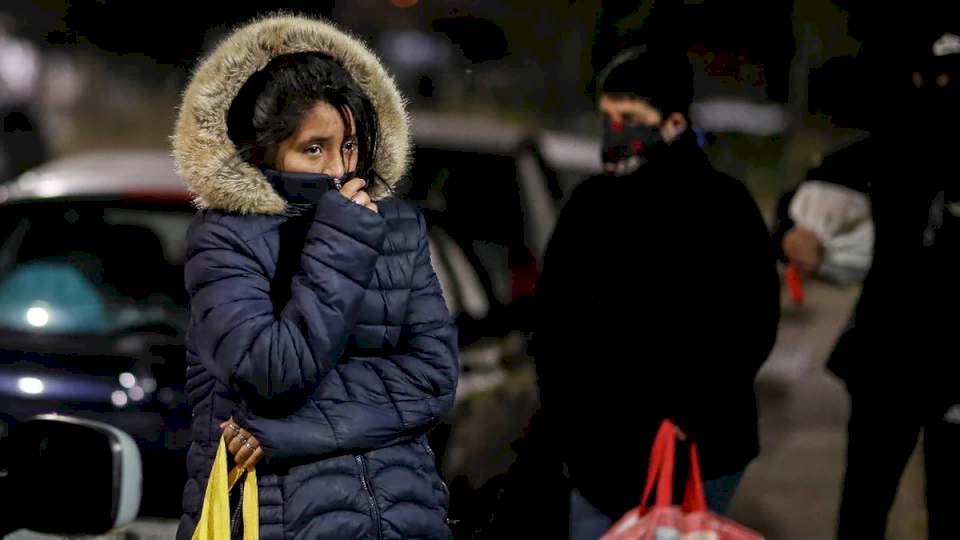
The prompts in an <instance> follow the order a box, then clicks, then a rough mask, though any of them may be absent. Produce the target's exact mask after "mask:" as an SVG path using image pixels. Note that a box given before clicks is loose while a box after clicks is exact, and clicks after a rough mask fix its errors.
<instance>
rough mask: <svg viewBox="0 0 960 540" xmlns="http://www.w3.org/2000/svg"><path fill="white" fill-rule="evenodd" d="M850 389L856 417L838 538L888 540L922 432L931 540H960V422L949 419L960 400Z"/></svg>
mask: <svg viewBox="0 0 960 540" xmlns="http://www.w3.org/2000/svg"><path fill="white" fill-rule="evenodd" d="M848 389H850V398H851V399H850V401H851V414H850V423H849V425H848V427H847V434H848V442H847V469H846V476H845V478H844V483H843V497H842V500H841V503H840V512H839V516H838V533H839V534H838V538H839V539H840V540H850V539H854V538H856V539H858V540H883V538H884V537H885V536H884V535H885V532H886V527H887V516H888V514H889V512H890V508H891V507H892V506H893V502H894V498H895V497H896V495H897V487H898V485H899V483H900V477H901V476H902V475H903V471H904V469H905V468H906V465H907V461H908V460H909V458H910V456H911V454H912V453H913V450H914V448H916V445H917V440H918V438H919V436H920V433H921V431H922V432H923V456H924V468H925V472H926V503H927V511H928V514H929V527H930V533H929V539H930V540H941V539H946V538H952V539H955V538H957V537H958V536H957V517H956V513H957V509H958V508H960V423H952V422H951V421H950V420H948V419H947V418H945V415H946V414H947V412H948V411H949V410H950V409H951V408H952V406H953V405H954V404H955V403H960V399H957V400H956V401H953V403H951V401H952V400H938V401H936V400H930V399H929V398H927V399H925V398H924V397H921V396H917V399H915V400H906V399H903V398H900V399H895V396H897V394H898V390H899V393H900V394H901V395H902V393H903V392H904V391H909V390H908V389H907V388H900V389H896V390H893V391H892V392H885V393H880V392H877V391H876V390H875V389H863V390H861V389H859V388H857V389H854V388H850V387H849V385H848ZM911 390H915V389H911ZM910 393H911V394H914V395H915V394H916V392H910ZM956 421H957V420H954V422H956Z"/></svg>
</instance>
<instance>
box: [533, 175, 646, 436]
mask: <svg viewBox="0 0 960 540" xmlns="http://www.w3.org/2000/svg"><path fill="white" fill-rule="evenodd" d="M598 186H599V187H598ZM602 187H603V186H602V185H600V184H598V182H597V179H590V180H587V181H585V182H584V183H582V184H580V185H578V186H577V187H576V188H575V189H574V191H573V193H572V194H571V195H570V198H569V199H568V200H567V202H566V203H565V204H564V205H563V208H562V209H561V211H560V214H559V217H558V219H557V224H556V227H554V230H553V233H552V235H551V237H550V241H549V243H548V245H547V249H546V253H545V255H544V262H543V270H542V272H541V275H540V278H539V279H538V281H537V290H536V294H535V296H534V298H533V300H534V314H533V316H534V318H535V319H534V322H533V324H534V333H533V337H532V341H531V346H530V352H531V354H532V356H533V357H534V358H535V366H536V371H537V378H538V380H539V389H540V396H541V403H542V404H543V406H542V410H544V411H549V412H548V413H547V414H546V415H545V416H544V417H543V422H544V423H546V424H549V423H550V422H555V421H557V420H558V418H557V416H556V415H555V414H554V413H556V412H557V411H558V410H562V409H563V408H564V406H565V403H564V402H565V400H567V398H568V396H564V395H562V394H559V393H558V394H554V393H553V392H554V391H555V390H556V389H559V388H562V387H564V386H565V383H563V382H562V379H565V378H567V377H568V373H569V372H571V371H576V370H577V365H578V364H579V363H580V362H582V361H583V360H584V359H585V358H592V357H594V356H595V355H596V349H595V348H596V345H597V341H596V340H599V339H602V337H601V336H602V335H603V332H602V331H601V329H600V328H599V327H600V325H602V324H603V323H604V322H605V321H606V317H607V316H609V314H605V313H601V310H600V304H599V301H600V295H599V294H598V290H597V288H596V284H597V283H598V282H600V283H610V280H613V279H616V278H615V277H614V276H612V275H605V273H606V272H614V273H616V275H618V276H622V274H623V273H624V272H628V271H629V270H627V269H625V268H617V267H616V265H615V264H612V263H611V262H610V260H611V258H612V257H616V254H614V253H600V251H601V250H602V248H598V247H597V246H599V245H600V244H601V243H602V242H603V237H604V236H607V235H617V234H627V235H629V234H633V232H634V231H617V230H610V229H605V227H604V226H605V224H606V223H609V221H608V220H605V217H606V215H609V214H608V212H623V211H624V210H623V208H620V207H619V206H618V204H617V200H616V197H615V194H614V193H613V192H612V191H611V192H609V194H607V195H605V194H604V193H603V192H602ZM627 258H630V257H624V258H618V260H624V259H627ZM550 429H551V428H549V427H548V428H547V430H548V431H549V430H550Z"/></svg>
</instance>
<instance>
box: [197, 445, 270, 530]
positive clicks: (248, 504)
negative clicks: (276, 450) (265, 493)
mask: <svg viewBox="0 0 960 540" xmlns="http://www.w3.org/2000/svg"><path fill="white" fill-rule="evenodd" d="M242 474H243V469H241V468H240V467H234V468H233V470H231V471H230V472H229V473H227V448H226V445H225V444H224V442H223V437H221V438H220V446H219V447H218V448H217V457H216V458H214V460H213V469H211V471H210V480H208V481H207V493H206V495H204V497H203V509H202V510H201V512H200V521H199V523H197V528H196V530H194V531H193V540H230V490H231V489H233V486H234V485H235V484H236V483H237V480H238V479H239V478H240V476H241V475H242ZM241 504H242V505H243V540H259V538H260V500H259V497H258V494H257V473H256V471H254V470H250V471H248V472H247V478H246V480H245V483H244V487H243V501H242V502H241Z"/></svg>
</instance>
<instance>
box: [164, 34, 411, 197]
mask: <svg viewBox="0 0 960 540" xmlns="http://www.w3.org/2000/svg"><path fill="white" fill-rule="evenodd" d="M297 52H320V53H324V54H327V55H330V56H331V57H332V58H334V59H335V60H336V61H337V62H339V63H340V65H342V66H343V67H344V69H346V70H347V71H348V72H349V73H350V75H351V76H352V77H353V78H354V80H356V81H357V84H359V85H360V87H361V88H362V89H363V91H364V92H365V93H366V95H367V97H369V98H370V101H371V102H372V103H373V107H374V110H375V112H376V114H377V119H378V121H379V124H380V134H379V140H378V141H377V144H378V150H377V153H376V155H374V168H375V169H376V170H377V172H378V173H379V174H380V175H381V176H382V177H383V179H384V181H385V183H386V184H387V187H386V188H380V189H375V190H374V191H373V192H371V193H370V196H371V198H372V199H374V200H382V199H384V198H386V197H388V196H389V195H390V194H391V193H392V191H393V188H394V186H396V185H397V184H398V183H399V182H400V180H401V179H402V178H403V176H404V175H405V174H406V172H407V169H408V167H409V163H410V153H411V142H410V121H409V117H408V115H407V111H406V108H405V106H406V102H405V100H404V98H403V97H402V96H401V95H400V92H399V90H398V89H397V86H396V83H395V82H394V80H393V78H392V77H391V76H390V75H389V74H388V73H387V71H386V70H385V69H384V67H383V65H381V63H380V60H379V59H378V58H377V57H376V56H375V55H374V53H373V52H371V50H370V49H369V48H367V46H366V45H364V44H363V43H362V42H361V41H360V40H359V39H357V38H356V37H354V36H352V35H350V34H348V33H346V32H344V31H343V30H340V29H338V28H337V27H336V26H334V25H333V24H331V23H329V22H327V21H322V20H319V19H314V18H310V17H306V16H300V15H271V16H267V17H262V18H260V19H256V20H254V21H253V22H251V23H248V24H247V25H245V26H242V27H240V28H239V29H237V30H235V31H234V32H233V33H231V34H230V35H229V36H227V37H226V38H224V40H223V41H221V42H220V43H219V44H218V45H217V47H216V49H215V50H214V51H213V52H212V53H211V54H210V55H209V56H208V57H207V58H205V59H204V61H203V62H202V63H201V64H200V66H199V68H197V70H196V71H195V72H194V74H193V77H192V79H191V81H190V84H189V85H188V86H187V89H186V91H185V92H184V95H183V101H182V103H181V105H180V111H179V116H178V118H177V123H176V129H175V131H174V135H173V137H172V142H173V155H174V158H175V159H176V164H177V172H178V173H179V174H180V176H181V177H182V178H183V180H184V182H185V183H186V184H187V187H189V188H190V190H191V191H192V192H193V194H194V196H195V200H194V203H195V204H196V205H197V206H198V207H200V208H213V209H217V210H224V211H229V212H239V213H244V214H251V213H255V214H283V213H285V211H286V210H287V207H288V203H287V201H285V200H284V199H283V198H282V197H280V195H278V194H277V193H276V192H275V191H274V189H273V187H272V186H271V185H270V184H269V182H268V181H267V179H266V178H265V177H264V176H263V174H262V173H261V172H260V170H259V169H257V168H256V167H254V166H252V165H250V164H248V163H243V162H239V160H237V159H236V157H235V156H236V153H237V148H236V145H234V144H233V142H232V141H231V140H230V137H229V136H227V124H226V116H227V111H228V110H229V108H230V105H231V104H232V103H233V100H234V98H235V97H236V95H237V94H238V93H239V91H240V88H241V87H242V86H243V84H244V83H245V82H246V81H247V79H248V78H250V76H251V75H253V74H254V73H256V72H257V71H259V70H261V69H263V68H264V67H266V65H267V64H268V63H269V62H270V61H271V60H272V59H273V58H275V57H277V56H279V55H282V54H290V53H297Z"/></svg>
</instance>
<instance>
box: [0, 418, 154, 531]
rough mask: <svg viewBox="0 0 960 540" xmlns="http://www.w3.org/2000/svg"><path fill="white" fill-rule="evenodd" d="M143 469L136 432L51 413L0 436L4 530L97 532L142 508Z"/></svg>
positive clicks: (0, 524)
mask: <svg viewBox="0 0 960 540" xmlns="http://www.w3.org/2000/svg"><path fill="white" fill-rule="evenodd" d="M142 481H143V470H142V463H141V458H140V450H139V449H138V448H137V445H136V443H135V442H134V440H133V438H132V437H130V435H128V434H126V433H124V432H122V431H120V430H118V429H116V428H114V427H111V426H108V425H106V424H102V423H100V422H94V421H91V420H84V419H79V418H73V417H69V416H63V415H58V414H45V415H41V416H37V417H35V418H33V419H31V420H29V421H27V422H24V423H22V424H17V425H14V426H13V427H11V428H10V431H9V434H8V435H7V436H6V437H4V438H3V439H0V492H2V493H6V494H8V495H12V496H11V497H5V499H6V501H7V503H6V504H4V507H3V508H0V536H3V535H5V534H8V533H10V532H13V531H17V530H20V529H27V530H30V531H34V532H38V533H44V534H54V535H96V534H104V533H107V532H109V531H111V530H112V529H115V528H117V527H121V526H123V525H127V524H129V523H130V522H132V521H133V520H135V519H136V518H137V514H138V513H139V512H140V498H141V490H142Z"/></svg>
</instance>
